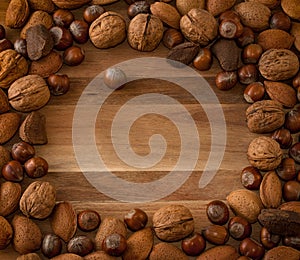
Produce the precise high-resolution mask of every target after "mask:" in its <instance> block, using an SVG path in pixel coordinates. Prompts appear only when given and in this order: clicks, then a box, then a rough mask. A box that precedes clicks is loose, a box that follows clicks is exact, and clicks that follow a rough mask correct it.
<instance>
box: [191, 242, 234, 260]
mask: <svg viewBox="0 0 300 260" xmlns="http://www.w3.org/2000/svg"><path fill="white" fill-rule="evenodd" d="M238 257H239V253H238V252H237V250H236V249H235V247H233V246H231V245H224V246H215V247H212V248H210V249H208V250H206V251H205V252H203V253H202V254H201V255H200V256H198V257H197V258H196V259H197V260H208V259H210V260H212V259H214V260H217V259H218V260H219V259H226V260H236V259H237V258H238Z"/></svg>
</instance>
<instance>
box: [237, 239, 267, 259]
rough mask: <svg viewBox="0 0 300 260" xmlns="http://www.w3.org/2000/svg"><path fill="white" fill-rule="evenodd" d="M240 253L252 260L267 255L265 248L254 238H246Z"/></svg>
mask: <svg viewBox="0 0 300 260" xmlns="http://www.w3.org/2000/svg"><path fill="white" fill-rule="evenodd" d="M239 249H240V253H241V255H244V256H248V257H250V258H252V259H261V258H262V257H263V255H264V254H265V249H264V247H263V246H262V245H261V244H259V243H258V242H257V241H256V240H254V239H252V238H249V237H247V238H245V239H244V240H243V241H242V242H241V243H240V247H239Z"/></svg>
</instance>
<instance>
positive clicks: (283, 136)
mask: <svg viewBox="0 0 300 260" xmlns="http://www.w3.org/2000/svg"><path fill="white" fill-rule="evenodd" d="M272 138H273V139H274V140H275V141H276V142H278V143H279V144H280V147H281V148H282V149H287V148H289V147H290V146H291V145H292V143H293V137H292V135H291V132H290V130H288V129H286V128H280V129H278V130H276V131H275V132H274V133H273V134H272Z"/></svg>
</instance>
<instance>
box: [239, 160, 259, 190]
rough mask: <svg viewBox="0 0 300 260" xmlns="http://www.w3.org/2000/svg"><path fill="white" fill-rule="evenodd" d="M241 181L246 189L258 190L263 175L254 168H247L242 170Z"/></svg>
mask: <svg viewBox="0 0 300 260" xmlns="http://www.w3.org/2000/svg"><path fill="white" fill-rule="evenodd" d="M240 179H241V183H242V185H243V186H244V187H245V188H246V189H248V190H258V189H259V187H260V183H261V181H262V175H261V173H260V172H259V170H258V169H257V168H255V167H254V166H247V167H245V168H244V169H243V170H242V172H241V175H240Z"/></svg>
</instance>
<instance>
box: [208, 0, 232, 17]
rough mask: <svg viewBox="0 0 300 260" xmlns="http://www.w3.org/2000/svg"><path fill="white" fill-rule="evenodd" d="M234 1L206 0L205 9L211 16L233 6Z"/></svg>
mask: <svg viewBox="0 0 300 260" xmlns="http://www.w3.org/2000/svg"><path fill="white" fill-rule="evenodd" d="M235 2H236V0H226V1H224V0H207V1H206V10H207V11H208V12H210V13H211V14H212V15H213V16H217V15H219V14H221V13H223V12H224V11H226V10H228V9H230V8H231V7H233V6H234V4H235Z"/></svg>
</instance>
